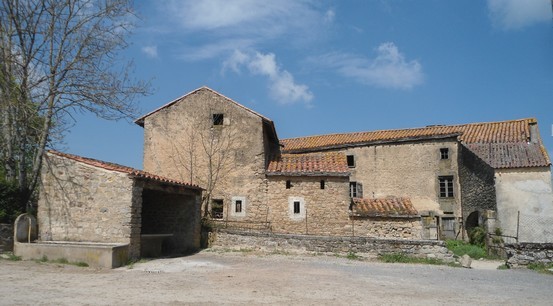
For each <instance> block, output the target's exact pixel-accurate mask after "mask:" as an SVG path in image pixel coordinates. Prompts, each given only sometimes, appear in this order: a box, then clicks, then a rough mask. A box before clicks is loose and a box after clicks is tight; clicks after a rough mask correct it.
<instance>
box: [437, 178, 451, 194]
mask: <svg viewBox="0 0 553 306" xmlns="http://www.w3.org/2000/svg"><path fill="white" fill-rule="evenodd" d="M438 181H439V182H440V198H453V176H439V177H438Z"/></svg>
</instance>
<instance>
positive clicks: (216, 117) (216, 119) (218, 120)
mask: <svg viewBox="0 0 553 306" xmlns="http://www.w3.org/2000/svg"><path fill="white" fill-rule="evenodd" d="M224 119H225V116H224V115H223V114H213V125H223V122H224V121H225V120H224Z"/></svg>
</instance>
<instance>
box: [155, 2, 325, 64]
mask: <svg viewBox="0 0 553 306" xmlns="http://www.w3.org/2000/svg"><path fill="white" fill-rule="evenodd" d="M158 3H159V4H157V7H158V10H159V11H160V12H163V14H165V16H166V17H165V18H166V19H167V20H168V21H170V22H172V24H173V25H174V27H173V32H175V33H178V34H179V35H188V37H190V38H192V40H191V41H193V43H190V44H188V43H187V42H186V41H185V40H183V41H184V42H186V43H187V44H188V45H189V47H187V49H185V50H184V51H185V52H186V53H191V55H190V56H188V55H187V56H186V57H187V58H190V59H193V60H200V59H208V58H213V57H216V56H220V55H221V54H223V53H224V52H223V51H226V52H229V51H231V50H235V49H238V50H245V49H247V48H257V49H259V46H260V45H262V44H263V43H266V42H271V43H274V41H275V40H285V43H286V44H296V45H300V44H309V42H311V41H315V40H318V39H320V38H321V37H324V36H325V35H327V32H326V31H325V29H326V28H328V27H330V26H332V24H333V20H334V17H335V12H334V11H333V10H331V9H328V8H327V7H324V4H322V3H320V2H319V1H316V0H279V1H257V0H202V1H198V0H168V1H159V2H158ZM213 41H216V42H217V43H216V44H213V43H212V42H213ZM244 41H247V42H248V45H246V46H245V45H244V44H243V43H242V42H244ZM219 42H222V43H223V44H224V45H223V46H219ZM231 43H234V45H232V46H231ZM206 50H207V51H206Z"/></svg>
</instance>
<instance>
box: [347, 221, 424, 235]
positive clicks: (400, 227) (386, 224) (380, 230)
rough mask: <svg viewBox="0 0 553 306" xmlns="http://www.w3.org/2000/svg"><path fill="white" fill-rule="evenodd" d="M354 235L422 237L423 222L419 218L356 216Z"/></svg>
mask: <svg viewBox="0 0 553 306" xmlns="http://www.w3.org/2000/svg"><path fill="white" fill-rule="evenodd" d="M353 227H354V235H355V236H366V237H378V238H396V239H415V240H416V239H421V238H422V223H421V219H420V217H417V218H363V219H361V218H356V219H355V220H354V221H353Z"/></svg>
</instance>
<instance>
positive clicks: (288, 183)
mask: <svg viewBox="0 0 553 306" xmlns="http://www.w3.org/2000/svg"><path fill="white" fill-rule="evenodd" d="M291 187H292V182H291V181H290V180H287V181H286V189H290V188H291Z"/></svg>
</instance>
